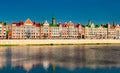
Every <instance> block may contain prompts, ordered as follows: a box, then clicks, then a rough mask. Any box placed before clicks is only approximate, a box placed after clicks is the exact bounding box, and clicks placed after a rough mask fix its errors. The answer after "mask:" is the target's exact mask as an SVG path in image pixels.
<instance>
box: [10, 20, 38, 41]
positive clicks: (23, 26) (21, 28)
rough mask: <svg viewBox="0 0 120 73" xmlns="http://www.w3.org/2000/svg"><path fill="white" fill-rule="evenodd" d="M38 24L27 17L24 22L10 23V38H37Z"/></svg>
mask: <svg viewBox="0 0 120 73" xmlns="http://www.w3.org/2000/svg"><path fill="white" fill-rule="evenodd" d="M39 38H40V24H39V23H35V22H32V21H31V20H30V19H27V20H26V21H25V22H19V23H12V39H39Z"/></svg>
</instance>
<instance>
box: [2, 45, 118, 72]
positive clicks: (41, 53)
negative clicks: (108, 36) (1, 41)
mask: <svg viewBox="0 0 120 73" xmlns="http://www.w3.org/2000/svg"><path fill="white" fill-rule="evenodd" d="M119 48H120V46H117V45H116V46H115V45H114V46H112V45H111V46H107V45H99V46H96V45H89V46H88V45H83V46H73V45H72V46H12V47H0V69H2V68H6V67H9V66H10V67H11V68H16V67H19V68H24V69H25V70H26V71H30V70H31V69H32V68H34V67H37V66H42V67H43V68H44V70H46V71H47V70H48V69H49V67H50V66H51V68H52V70H53V71H54V70H55V67H61V68H67V69H70V70H74V69H75V68H83V67H87V68H93V69H94V68H103V67H107V68H108V67H109V68H111V67H117V68H118V67H120V58H119V57H120V49H119Z"/></svg>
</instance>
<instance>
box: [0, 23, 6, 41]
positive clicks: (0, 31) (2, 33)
mask: <svg viewBox="0 0 120 73" xmlns="http://www.w3.org/2000/svg"><path fill="white" fill-rule="evenodd" d="M0 39H6V23H4V22H0Z"/></svg>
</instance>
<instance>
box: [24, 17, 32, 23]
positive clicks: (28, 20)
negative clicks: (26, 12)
mask: <svg viewBox="0 0 120 73" xmlns="http://www.w3.org/2000/svg"><path fill="white" fill-rule="evenodd" d="M24 24H33V22H32V21H31V20H30V19H29V18H28V19H27V20H26V21H25V22H24Z"/></svg>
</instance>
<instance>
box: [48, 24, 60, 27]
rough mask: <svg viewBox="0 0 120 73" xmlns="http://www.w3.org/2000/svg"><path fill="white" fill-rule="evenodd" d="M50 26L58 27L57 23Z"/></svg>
mask: <svg viewBox="0 0 120 73" xmlns="http://www.w3.org/2000/svg"><path fill="white" fill-rule="evenodd" d="M49 26H51V27H58V25H57V24H49Z"/></svg>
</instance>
